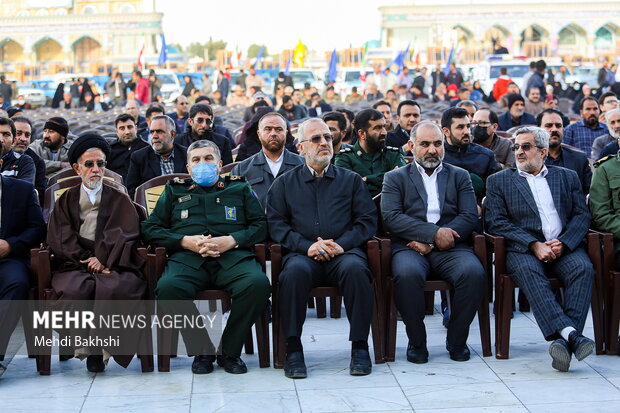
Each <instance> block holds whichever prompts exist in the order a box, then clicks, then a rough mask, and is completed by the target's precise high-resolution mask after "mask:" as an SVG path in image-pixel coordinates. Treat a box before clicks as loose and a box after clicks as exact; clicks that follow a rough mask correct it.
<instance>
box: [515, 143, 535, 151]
mask: <svg viewBox="0 0 620 413" xmlns="http://www.w3.org/2000/svg"><path fill="white" fill-rule="evenodd" d="M534 146H535V147H537V148H538V149H542V146H538V145H532V144H531V143H522V144H518V143H515V144H514V145H512V146H511V148H512V151H513V152H516V151H518V150H519V148H521V149H523V150H524V151H525V152H527V151H529V150H530V149H532V147H534Z"/></svg>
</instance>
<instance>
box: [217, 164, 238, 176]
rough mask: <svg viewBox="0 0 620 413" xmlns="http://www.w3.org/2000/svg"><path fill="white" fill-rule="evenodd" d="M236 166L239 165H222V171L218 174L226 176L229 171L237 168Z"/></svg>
mask: <svg viewBox="0 0 620 413" xmlns="http://www.w3.org/2000/svg"><path fill="white" fill-rule="evenodd" d="M237 165H239V162H233V163H229V164H228V165H224V166H222V170H221V171H220V173H221V174H222V175H226V174H228V173H230V171H232V170H233V168H234V167H235V166H237Z"/></svg>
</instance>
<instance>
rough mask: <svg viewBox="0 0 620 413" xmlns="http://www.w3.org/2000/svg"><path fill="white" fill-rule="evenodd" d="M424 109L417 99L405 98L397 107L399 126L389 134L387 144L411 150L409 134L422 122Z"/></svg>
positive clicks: (404, 150) (406, 150) (407, 150)
mask: <svg viewBox="0 0 620 413" xmlns="http://www.w3.org/2000/svg"><path fill="white" fill-rule="evenodd" d="M421 113H422V109H421V108H420V105H419V104H418V102H416V101H415V100H403V101H402V102H400V103H399V104H398V108H397V109H396V120H397V121H398V126H397V127H395V128H394V129H393V130H391V131H389V132H388V134H387V139H386V140H385V146H394V147H396V148H402V149H403V152H405V153H407V152H409V148H408V146H409V134H410V133H411V129H413V127H414V126H415V125H416V124H417V123H418V122H420V116H421Z"/></svg>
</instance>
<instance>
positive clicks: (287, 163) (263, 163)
mask: <svg viewBox="0 0 620 413" xmlns="http://www.w3.org/2000/svg"><path fill="white" fill-rule="evenodd" d="M305 162H306V161H305V159H304V158H303V156H299V155H296V154H294V153H292V152H290V151H289V150H287V149H284V159H283V160H282V166H281V167H280V170H279V171H278V176H280V175H282V174H284V173H286V172H288V171H290V170H291V169H293V168H294V167H296V166H297V165H302V164H304V163H305ZM230 174H231V175H236V176H243V177H245V179H246V181H248V182H249V183H250V185H252V189H253V190H254V192H256V194H257V195H258V199H259V200H260V203H261V205H262V206H263V207H264V206H266V204H267V202H266V200H267V192H268V191H269V188H270V187H271V184H272V183H273V181H274V179H276V178H277V177H278V176H273V175H272V174H271V169H269V165H267V160H266V159H265V153H264V152H263V151H262V150H261V151H259V152H258V153H256V154H255V155H253V156H251V157H249V158H248V159H246V160H244V161H243V162H241V163H239V164H238V165H237V166H235V167H234V168H233V169H232V171H230Z"/></svg>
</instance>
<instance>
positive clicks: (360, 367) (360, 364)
mask: <svg viewBox="0 0 620 413" xmlns="http://www.w3.org/2000/svg"><path fill="white" fill-rule="evenodd" d="M371 372H372V363H371V361H370V354H368V350H362V349H359V348H357V349H353V350H351V364H349V374H351V376H367V375H369V374H370V373H371Z"/></svg>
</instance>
